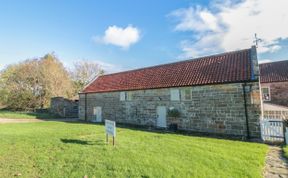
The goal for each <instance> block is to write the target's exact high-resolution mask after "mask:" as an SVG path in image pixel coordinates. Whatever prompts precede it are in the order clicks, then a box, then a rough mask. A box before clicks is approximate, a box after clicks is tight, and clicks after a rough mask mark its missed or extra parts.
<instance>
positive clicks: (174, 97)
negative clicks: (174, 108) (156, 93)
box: [170, 88, 180, 101]
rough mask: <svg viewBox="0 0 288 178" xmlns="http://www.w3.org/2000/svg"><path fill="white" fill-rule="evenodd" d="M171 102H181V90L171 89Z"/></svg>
mask: <svg viewBox="0 0 288 178" xmlns="http://www.w3.org/2000/svg"><path fill="white" fill-rule="evenodd" d="M170 101H180V90H179V88H171V89H170Z"/></svg>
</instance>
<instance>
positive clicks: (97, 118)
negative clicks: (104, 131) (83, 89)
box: [93, 106, 102, 122]
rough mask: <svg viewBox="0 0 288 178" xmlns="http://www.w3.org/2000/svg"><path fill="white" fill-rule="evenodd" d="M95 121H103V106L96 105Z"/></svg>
mask: <svg viewBox="0 0 288 178" xmlns="http://www.w3.org/2000/svg"><path fill="white" fill-rule="evenodd" d="M93 121H94V122H101V121H102V108H101V107H99V106H97V107H94V120H93Z"/></svg>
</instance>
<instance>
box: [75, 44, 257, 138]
mask: <svg viewBox="0 0 288 178" xmlns="http://www.w3.org/2000/svg"><path fill="white" fill-rule="evenodd" d="M79 97H80V98H79V118H80V119H82V120H86V121H93V122H103V121H104V120H105V119H109V120H115V121H116V122H117V123H124V124H135V125H143V126H152V127H161V128H169V126H171V125H173V126H175V125H176V126H177V127H178V129H181V130H189V131H196V132H209V133H219V134H227V135H238V136H247V137H257V138H259V137H260V125H259V119H260V116H261V97H260V89H259V67H258V61H257V53H256V48H255V47H252V48H250V49H244V50H239V51H233V52H227V53H223V54H217V55H212V56H206V57H200V58H196V59H191V60H185V61H179V62H174V63H169V64H163V65H157V66H152V67H146V68H141V69H136V70H130V71H124V72H119V73H113V74H107V75H103V76H99V77H98V78H96V79H95V80H94V81H92V82H91V83H90V84H89V85H88V86H87V87H86V88H85V89H84V90H83V91H82V92H81V93H79ZM172 111H173V112H174V113H178V115H171V113H173V112H172Z"/></svg>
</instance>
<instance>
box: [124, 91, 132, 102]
mask: <svg viewBox="0 0 288 178" xmlns="http://www.w3.org/2000/svg"><path fill="white" fill-rule="evenodd" d="M132 94H133V93H132V92H131V91H127V92H125V100H126V101H132V100H133V96H132Z"/></svg>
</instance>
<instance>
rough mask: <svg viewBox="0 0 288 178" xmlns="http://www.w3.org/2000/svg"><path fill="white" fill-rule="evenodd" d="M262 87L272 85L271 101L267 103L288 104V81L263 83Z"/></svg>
mask: <svg viewBox="0 0 288 178" xmlns="http://www.w3.org/2000/svg"><path fill="white" fill-rule="evenodd" d="M261 87H270V98H271V101H264V102H265V103H271V104H278V105H282V106H288V82H273V83H261Z"/></svg>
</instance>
